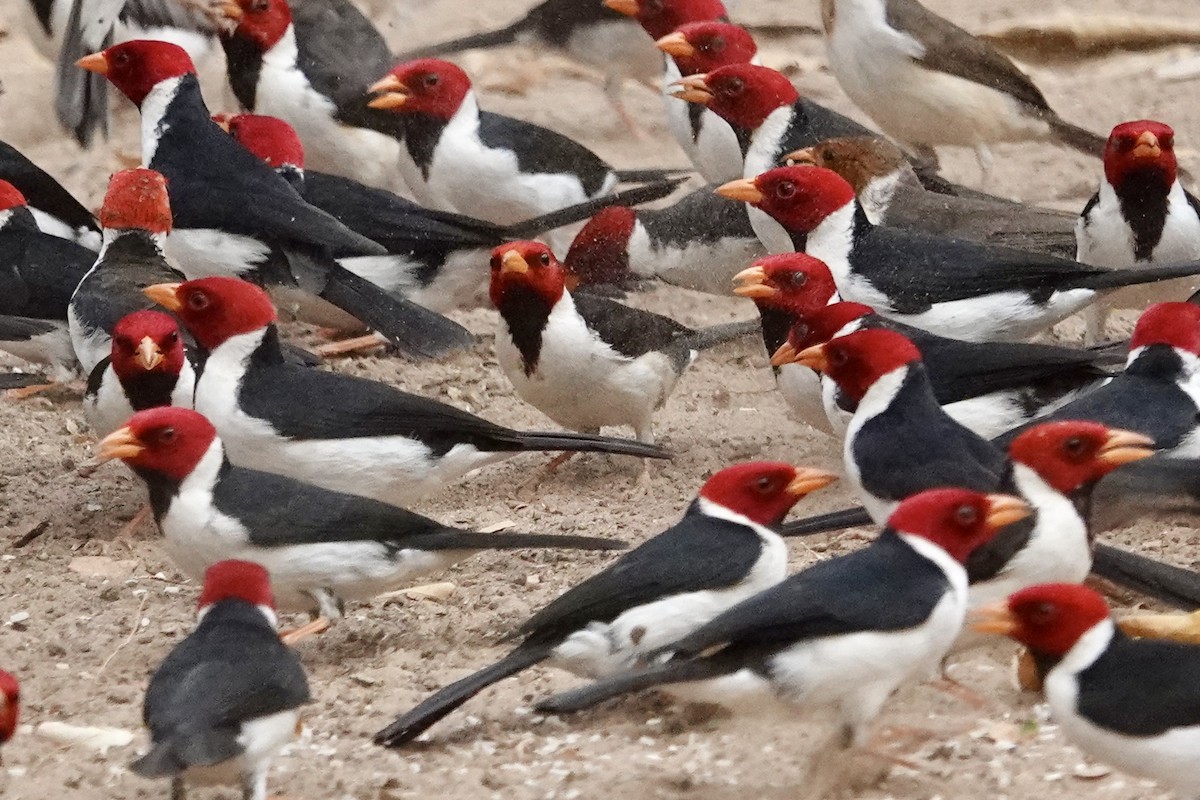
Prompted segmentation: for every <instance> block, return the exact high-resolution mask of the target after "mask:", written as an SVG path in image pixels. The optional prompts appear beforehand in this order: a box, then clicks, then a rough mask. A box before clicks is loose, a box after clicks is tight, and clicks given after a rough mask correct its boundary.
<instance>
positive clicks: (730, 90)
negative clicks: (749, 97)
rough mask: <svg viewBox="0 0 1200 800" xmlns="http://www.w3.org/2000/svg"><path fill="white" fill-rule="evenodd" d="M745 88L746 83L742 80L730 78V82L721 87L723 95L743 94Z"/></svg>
mask: <svg viewBox="0 0 1200 800" xmlns="http://www.w3.org/2000/svg"><path fill="white" fill-rule="evenodd" d="M745 88H746V82H745V81H743V80H742V79H741V78H730V79H729V80H727V81H725V85H724V86H722V87H721V94H725V95H735V94H741V93H742V90H743V89H745Z"/></svg>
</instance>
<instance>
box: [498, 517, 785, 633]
mask: <svg viewBox="0 0 1200 800" xmlns="http://www.w3.org/2000/svg"><path fill="white" fill-rule="evenodd" d="M761 551H762V540H761V539H760V538H759V536H758V534H757V533H755V532H754V530H753V529H751V528H749V527H747V526H745V525H740V524H738V523H736V522H730V521H728V520H723V519H719V518H716V517H710V516H707V515H706V514H703V513H701V512H700V511H699V509H698V507H697V505H696V504H694V503H693V505H692V506H691V507H690V508H689V509H688V512H687V514H686V515H685V516H684V517H683V519H681V520H680V521H679V522H678V523H676V524H675V525H674V526H672V527H670V528H668V529H667V530H665V531H663V532H662V533H660V534H659V535H657V536H655V537H654V538H653V539H650V540H649V541H648V542H645V543H643V544H642V545H641V546H639V547H637V548H635V549H633V550H631V551H629V552H628V553H626V554H625V555H623V556H621V557H620V558H619V559H617V560H616V561H615V562H614V563H613V564H612V565H611V566H609V567H608V568H607V569H605V570H604V571H603V572H600V573H597V574H596V575H593V576H592V577H590V578H588V579H587V580H586V581H584V582H583V583H581V584H579V585H578V586H575V587H572V588H571V589H570V590H568V591H567V592H566V593H564V594H562V595H560V596H559V597H557V598H555V599H554V600H553V601H551V602H550V604H549V605H547V606H545V607H544V608H542V609H541V610H540V611H538V612H537V613H536V614H534V615H533V616H532V617H530V618H529V619H528V620H527V621H526V622H525V623H524V624H523V625H522V626H521V627H520V629H519V630H518V631H517V635H523V636H528V637H529V639H530V641H531V642H536V641H545V640H555V639H561V638H563V637H565V636H567V635H569V634H570V633H572V632H573V631H577V630H579V629H581V628H583V627H585V626H586V625H587V624H588V623H589V622H593V621H594V622H610V621H612V620H613V619H615V618H616V617H618V616H620V615H621V614H622V613H624V612H625V611H628V610H629V609H631V608H634V607H636V606H640V605H644V604H646V603H651V602H654V601H655V600H660V599H662V598H664V597H670V596H671V595H676V594H683V593H685V592H698V591H703V590H705V589H719V588H722V587H726V586H733V585H735V584H737V583H739V582H740V581H742V580H743V579H745V577H746V575H747V574H748V573H749V571H750V568H751V567H752V566H753V565H754V563H755V562H756V561H757V560H758V557H759V555H760V553H761Z"/></svg>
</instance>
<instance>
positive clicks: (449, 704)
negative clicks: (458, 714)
mask: <svg viewBox="0 0 1200 800" xmlns="http://www.w3.org/2000/svg"><path fill="white" fill-rule="evenodd" d="M552 649H553V648H552V647H550V646H547V645H539V646H537V647H525V646H521V647H518V648H517V649H516V650H513V651H512V652H511V653H509V654H508V655H506V656H505V657H504V658H502V659H500V660H499V661H497V662H496V663H495V664H492V665H490V666H487V667H484V668H483V669H481V670H479V671H478V672H475V673H472V674H471V675H468V676H467V677H465V678H463V679H461V680H457V681H455V682H454V683H452V684H450V685H449V686H443V687H442V688H441V689H439V690H438V691H437V693H436V694H433V695H430V696H429V697H426V698H425V699H424V700H422V701H421V702H420V703H419V704H418V705H417V706H416V707H415V708H413V709H412V710H411V711H408V712H406V713H404V714H401V715H400V716H399V717H396V721H395V722H393V723H392V724H391V725H388V726H387V727H386V728H384V729H383V730H381V731H379V733H377V734H375V744H378V745H383V746H384V747H400V746H401V745H405V744H408V743H409V742H411V741H412V740H413V739H416V738H417V737H418V736H420V735H421V734H422V733H424V732H425V731H426V730H428V729H429V728H430V727H431V726H432V725H434V723H436V722H437V721H438V720H440V719H441V718H442V717H444V716H446V715H447V714H449V713H450V712H451V711H453V710H454V709H456V708H458V707H459V706H461V705H462V704H463V703H465V702H467V701H468V700H470V699H471V698H472V697H474V696H475V695H477V694H479V693H480V692H482V691H483V690H484V689H486V688H487V687H489V686H491V685H492V684H493V683H496V682H498V681H502V680H504V679H505V678H507V677H509V676H511V675H516V674H517V673H518V672H521V671H523V670H526V669H528V668H529V667H532V666H533V665H534V664H536V663H538V662H539V661H542V660H543V659H545V658H546V656H548V655H550V651H551V650H552Z"/></svg>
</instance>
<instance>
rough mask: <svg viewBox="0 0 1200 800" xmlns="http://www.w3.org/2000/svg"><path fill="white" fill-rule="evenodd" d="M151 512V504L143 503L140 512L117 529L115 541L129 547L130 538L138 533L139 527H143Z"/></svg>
mask: <svg viewBox="0 0 1200 800" xmlns="http://www.w3.org/2000/svg"><path fill="white" fill-rule="evenodd" d="M150 512H151V509H150V504H149V503H144V504H142V507H141V508H140V509H138V512H137V513H136V514H134V515H133V519H131V520H129V522H126V523H125V524H124V525H122V526H121V529H120V530H119V531H117V535H116V536H114V537H113V541H117V542H121V543H122V544H124V545H125V546H126V547H129V540H130V539H132V538H133V535H134V534H135V533H137V529H138V528H140V527H142V523H144V522H145V521H146V520H147V519H149V518H150Z"/></svg>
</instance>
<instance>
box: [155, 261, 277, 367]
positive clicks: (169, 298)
mask: <svg viewBox="0 0 1200 800" xmlns="http://www.w3.org/2000/svg"><path fill="white" fill-rule="evenodd" d="M142 292H143V293H144V294H145V295H146V296H147V297H149V298H150V299H151V300H153V301H154V302H156V303H158V304H159V305H160V306H162V307H163V308H165V309H167V310H168V311H170V312H171V313H173V314H175V315H176V316H177V317H179V319H181V320H182V321H183V324H184V326H185V327H186V328H187V329H188V331H190V332H191V334H192V336H193V337H195V339H196V341H197V342H198V343H199V344H200V346H201V347H203V348H204V349H205V350H215V349H216V348H217V347H219V346H221V345H222V344H224V343H225V342H226V341H228V340H229V339H231V338H233V337H234V336H240V335H241V334H244V333H251V332H253V331H257V330H260V329H262V328H265V327H266V326H268V325H270V324H271V323H273V322H274V321H275V306H273V305H272V304H271V298H270V297H268V296H267V293H266V292H265V291H263V290H262V289H260V288H259V287H257V286H255V285H254V284H252V283H247V282H246V281H243V280H239V279H238V278H225V277H213V278H198V279H196V280H194V281H184V282H183V283H157V284H155V285H153V286H147V287H146V288H145V289H143V290H142Z"/></svg>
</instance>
